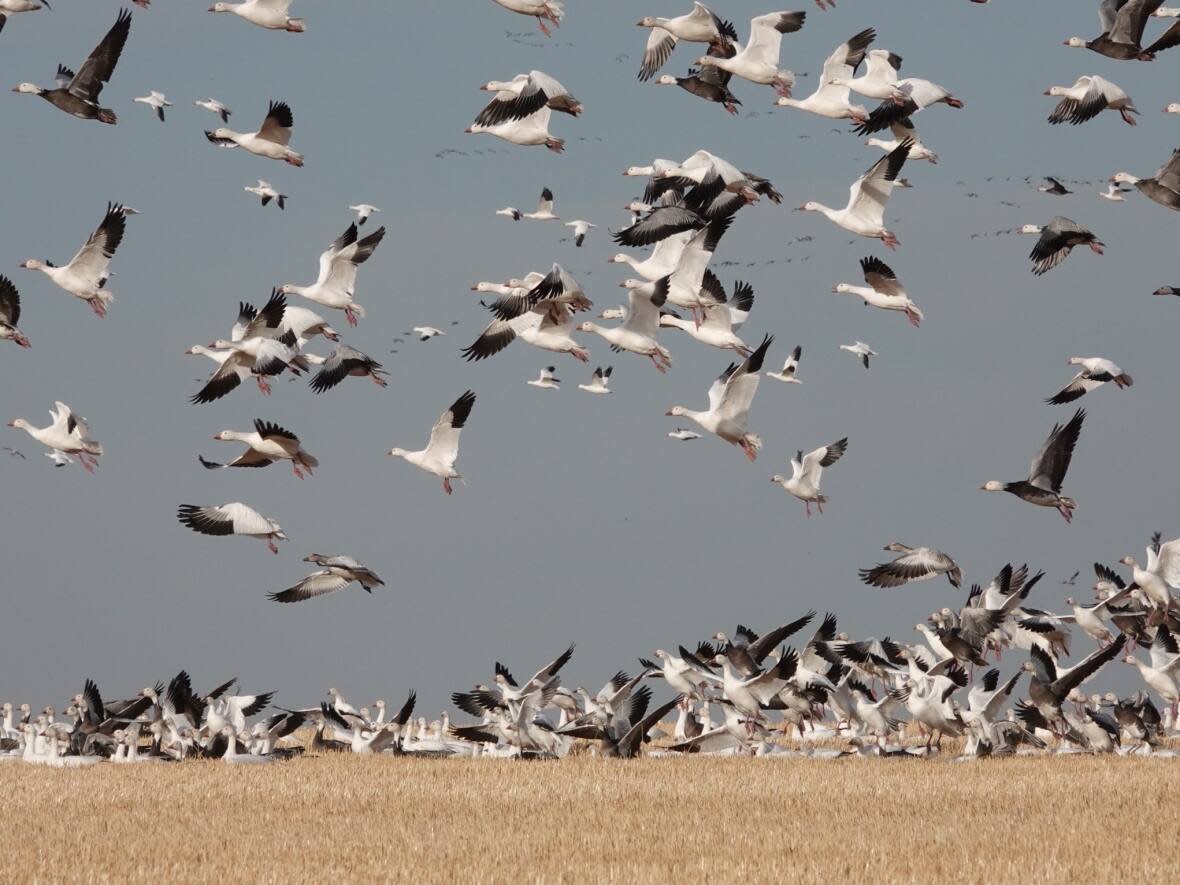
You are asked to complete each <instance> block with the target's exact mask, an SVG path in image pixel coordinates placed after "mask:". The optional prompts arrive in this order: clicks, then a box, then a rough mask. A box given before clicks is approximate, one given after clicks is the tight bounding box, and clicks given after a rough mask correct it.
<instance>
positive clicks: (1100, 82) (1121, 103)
mask: <svg viewBox="0 0 1180 885" xmlns="http://www.w3.org/2000/svg"><path fill="white" fill-rule="evenodd" d="M1045 95H1053V96H1061V102H1060V103H1059V104H1058V105H1057V107H1055V108H1054V109H1053V113H1051V114H1050V115H1049V122H1050V123H1052V124H1054V125H1056V124H1058V123H1064V122H1066V121H1069V122H1070V123H1071V124H1072V125H1074V126H1077V125H1078V124H1079V123H1085V122H1086V121H1087V120H1093V119H1094V118H1095V117H1097V116H1098V115H1099V114H1100V113H1102V112H1103V111H1105V110H1111V111H1118V112H1119V114H1120V115H1121V116H1122V118H1123V121H1124V122H1125V123H1127V124H1128V125H1129V126H1134V125H1135V118H1134V117H1132V116H1131V114H1137V113H1139V110H1138V109H1137V108H1136V107H1135V102H1134V101H1132V100H1131V97H1130V96H1129V95H1127V93H1125V92H1123V90H1122V89H1120V88H1119V87H1118V86H1116V85H1115V84H1114V83H1111V82H1110V81H1109V80H1107V79H1105V78H1103V77H1099V76H1098V75H1096V74H1089V75H1083V76H1081V77H1078V79H1077V80H1076V81H1075V82H1074V84H1073V86H1050V87H1049V88H1048V89H1046V90H1045Z"/></svg>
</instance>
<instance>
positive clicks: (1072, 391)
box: [1045, 356, 1135, 406]
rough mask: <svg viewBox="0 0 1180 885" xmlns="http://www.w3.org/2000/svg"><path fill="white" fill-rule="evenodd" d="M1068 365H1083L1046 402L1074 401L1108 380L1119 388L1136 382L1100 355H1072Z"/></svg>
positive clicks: (1056, 404)
mask: <svg viewBox="0 0 1180 885" xmlns="http://www.w3.org/2000/svg"><path fill="white" fill-rule="evenodd" d="M1068 365H1071V366H1081V367H1082V368H1081V371H1080V372H1078V373H1077V374H1076V375H1074V376H1073V378H1072V379H1071V380H1070V382H1069V384H1067V385H1065V387H1063V388H1062V389H1061V390H1059V391H1058V392H1057V393H1055V394H1054V395H1053V396H1051V397H1049V398H1048V399H1047V400H1045V402H1047V403H1050V404H1052V405H1055V406H1059V405H1061V404H1062V403H1072V402H1073V401H1074V400H1075V399H1078V398H1079V397H1082V396H1085V395H1086V394H1087V393H1089V392H1090V391H1091V390H1097V389H1098V388H1099V387H1101V386H1102V385H1103V384H1105V383H1106V382H1107V381H1113V382H1114V384H1115V386H1116V387H1118V388H1119V389H1122V388H1124V387H1130V386H1131V385H1132V384H1134V383H1135V382H1134V380H1132V378H1131V376H1130V375H1128V374H1127V373H1126V372H1124V371H1123V370H1122V369H1120V368H1119V367H1118V366H1116V365H1115V364H1114V363H1112V362H1111V361H1110V360H1108V359H1104V358H1102V357H1100V356H1071V357H1070V358H1069V362H1068Z"/></svg>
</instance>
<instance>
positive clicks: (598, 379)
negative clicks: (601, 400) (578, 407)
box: [578, 366, 614, 395]
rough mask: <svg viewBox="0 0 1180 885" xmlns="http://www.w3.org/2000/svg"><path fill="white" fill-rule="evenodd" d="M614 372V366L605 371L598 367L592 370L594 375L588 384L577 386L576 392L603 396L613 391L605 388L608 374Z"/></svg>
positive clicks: (608, 378) (608, 379)
mask: <svg viewBox="0 0 1180 885" xmlns="http://www.w3.org/2000/svg"><path fill="white" fill-rule="evenodd" d="M613 371H614V366H607V367H606V368H605V369H604V368H602V366H599V367H598V368H596V369H595V370H594V374H593V375H591V376H590V383H589V384H579V385H578V390H584V391H586V392H587V393H595V394H600V395H605V394H608V393H612V392H613V391H612V390H611V389H610V388H609V387H607V383H608V382H609V381H610V374H611V372H613Z"/></svg>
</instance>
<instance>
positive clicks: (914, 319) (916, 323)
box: [905, 310, 922, 329]
mask: <svg viewBox="0 0 1180 885" xmlns="http://www.w3.org/2000/svg"><path fill="white" fill-rule="evenodd" d="M905 316H906V319H907V320H909V321H910V325H911V326H913V327H914V328H915V329H917V328H920V327H921V325H922V321H921V320H919V319H918V315H917V314H916V313H914V312H913V311H912V310H907V311H906V312H905Z"/></svg>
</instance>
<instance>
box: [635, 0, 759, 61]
mask: <svg viewBox="0 0 1180 885" xmlns="http://www.w3.org/2000/svg"><path fill="white" fill-rule="evenodd" d="M636 25H638V26H639V27H641V28H649V29H650V30H651V33H649V34H648V37H647V44H646V46H645V47H644V50H643V64H642V66H641V67H640V69H639V79H640V80H650V79H651V78H652V77H654V76H655V73H656V71H658V70H659V69H660V68H661V67H663V66H664V62H666V61H667V60H668V58H669V56H671V55H672V50H673V49H675V48H676V44H677V43H678V42H679V41H681V40H683V41H685V42H686V43H710V44H725V43H729V42H730V41H734V40H737V32H736V31H734V29H733V25H732V24H730V23H729V22H726V21H722V20H721V19H720V18H718V17H717V15H716V14H715V13H714V12H713V11H712V10H711V9H709V7H707V6H706V5H705V4H704V3H698V2H694V3H693V4H692V11H691V12H687V13H685V14H684V15H678V16H675V17H674V18H661V17H660V16H656V15H647V16H644V17H643V18H641V19H640V20H639V21H638V22H636Z"/></svg>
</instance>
